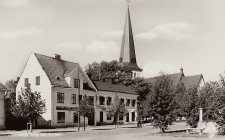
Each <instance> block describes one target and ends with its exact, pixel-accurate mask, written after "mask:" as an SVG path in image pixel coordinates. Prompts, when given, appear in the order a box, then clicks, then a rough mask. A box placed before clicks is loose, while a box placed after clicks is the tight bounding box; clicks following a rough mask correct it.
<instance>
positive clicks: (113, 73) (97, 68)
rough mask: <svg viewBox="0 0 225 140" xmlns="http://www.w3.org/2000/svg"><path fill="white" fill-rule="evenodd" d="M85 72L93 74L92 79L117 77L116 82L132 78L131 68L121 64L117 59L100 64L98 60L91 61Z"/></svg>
mask: <svg viewBox="0 0 225 140" xmlns="http://www.w3.org/2000/svg"><path fill="white" fill-rule="evenodd" d="M85 72H86V73H87V74H90V75H91V80H99V79H101V80H105V79H107V78H115V79H117V81H116V82H119V81H126V80H128V81H129V79H131V70H130V69H129V68H127V67H122V66H120V65H119V63H118V61H116V60H112V61H110V62H106V61H102V62H101V63H100V64H99V63H97V62H93V63H91V64H90V63H89V64H88V65H87V66H86V67H85ZM99 76H100V78H99Z"/></svg>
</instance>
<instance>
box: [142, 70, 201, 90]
mask: <svg viewBox="0 0 225 140" xmlns="http://www.w3.org/2000/svg"><path fill="white" fill-rule="evenodd" d="M168 76H169V77H170V79H171V80H172V81H173V83H174V85H177V84H178V83H179V82H180V81H181V82H183V83H184V86H185V87H186V89H189V88H191V87H193V86H195V87H198V86H199V83H200V81H201V79H203V76H202V74H199V75H192V76H186V77H185V76H184V77H183V76H182V75H181V74H180V73H174V74H168ZM157 77H159V76H157ZM157 77H151V78H146V79H145V80H146V81H147V82H149V83H152V84H154V83H155V81H156V78H157Z"/></svg>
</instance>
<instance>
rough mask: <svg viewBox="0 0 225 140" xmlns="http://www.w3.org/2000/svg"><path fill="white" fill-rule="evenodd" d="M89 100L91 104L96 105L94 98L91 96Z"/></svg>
mask: <svg viewBox="0 0 225 140" xmlns="http://www.w3.org/2000/svg"><path fill="white" fill-rule="evenodd" d="M88 99H89V101H90V102H91V104H94V96H89V97H88Z"/></svg>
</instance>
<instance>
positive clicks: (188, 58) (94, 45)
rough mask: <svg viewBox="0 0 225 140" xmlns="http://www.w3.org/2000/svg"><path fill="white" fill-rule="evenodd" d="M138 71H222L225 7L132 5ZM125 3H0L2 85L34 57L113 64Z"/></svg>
mask: <svg viewBox="0 0 225 140" xmlns="http://www.w3.org/2000/svg"><path fill="white" fill-rule="evenodd" d="M130 1H131V2H130V14H131V21H132V27H133V33H134V41H135V47H136V56H137V62H138V65H139V66H140V67H141V68H143V76H144V77H153V76H156V75H158V74H159V72H160V71H163V72H166V73H177V72H179V70H180V67H181V66H182V67H183V69H184V73H185V75H186V76H188V75H195V74H203V76H204V78H205V81H209V80H211V81H214V80H218V79H219V74H223V73H224V71H225V39H224V37H225V16H224V13H225V0H130ZM126 10H127V4H126V1H125V0H0V64H1V68H0V82H2V83H5V82H6V81H7V80H9V79H16V77H18V76H20V75H21V73H22V70H23V68H24V66H25V64H26V62H27V59H28V57H29V55H30V53H31V52H36V53H40V54H44V55H47V56H53V55H54V54H60V55H61V57H62V59H64V60H69V61H73V62H78V63H80V65H81V66H82V67H84V66H86V65H87V64H88V63H91V62H93V61H99V58H100V60H106V61H111V60H118V59H119V50H120V45H121V41H122V32H123V28H124V23H125V15H126Z"/></svg>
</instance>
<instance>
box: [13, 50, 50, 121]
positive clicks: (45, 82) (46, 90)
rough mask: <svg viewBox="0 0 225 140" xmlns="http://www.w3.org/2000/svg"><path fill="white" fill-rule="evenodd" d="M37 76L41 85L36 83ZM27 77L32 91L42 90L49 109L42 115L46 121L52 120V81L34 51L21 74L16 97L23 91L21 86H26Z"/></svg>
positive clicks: (42, 95)
mask: <svg viewBox="0 0 225 140" xmlns="http://www.w3.org/2000/svg"><path fill="white" fill-rule="evenodd" d="M36 76H40V85H36ZM25 78H28V79H29V80H28V81H29V83H30V84H31V90H32V92H35V91H36V92H40V93H41V98H42V99H45V101H46V109H47V110H46V113H44V114H43V115H42V117H43V119H45V120H46V121H48V120H51V82H50V80H49V78H48V77H47V75H46V73H45V71H44V70H43V69H42V67H41V65H40V64H39V62H38V60H37V58H36V56H35V55H34V54H33V53H31V55H30V57H29V59H28V61H27V64H26V66H25V68H24V71H23V72H22V75H21V76H20V80H19V82H18V85H17V88H16V97H17V96H18V94H19V92H21V88H25V83H24V82H25Z"/></svg>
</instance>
